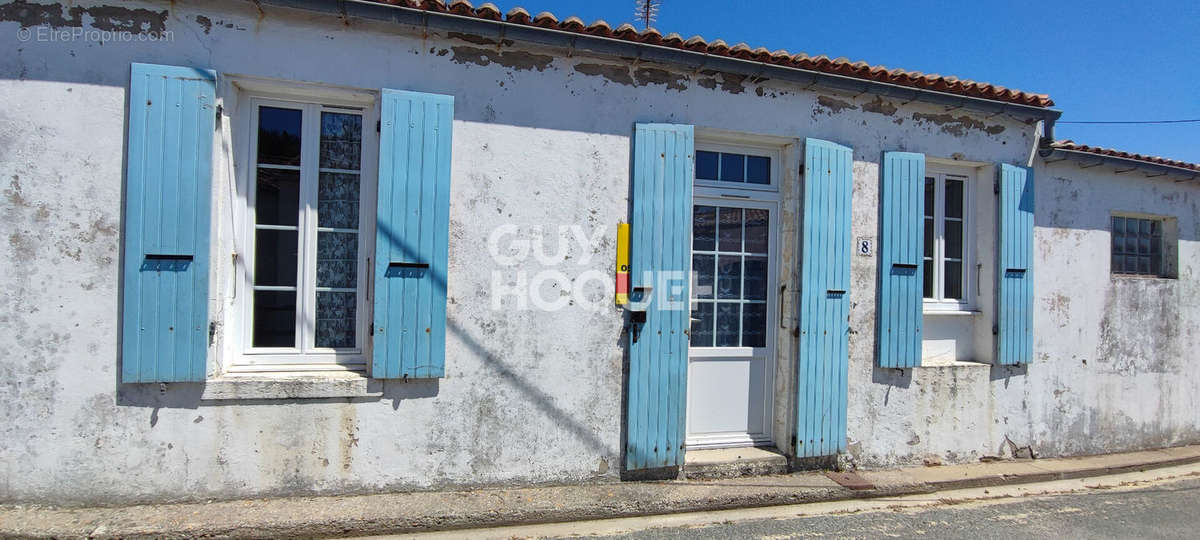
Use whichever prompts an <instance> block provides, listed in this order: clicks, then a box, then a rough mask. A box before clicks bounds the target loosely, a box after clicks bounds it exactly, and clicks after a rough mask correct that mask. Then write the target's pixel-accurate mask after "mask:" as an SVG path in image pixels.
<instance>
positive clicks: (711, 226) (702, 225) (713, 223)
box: [692, 206, 717, 251]
mask: <svg viewBox="0 0 1200 540" xmlns="http://www.w3.org/2000/svg"><path fill="white" fill-rule="evenodd" d="M692 249H694V250H696V251H715V250H716V249H717V208H716V207H715V206H696V207H694V208H692Z"/></svg>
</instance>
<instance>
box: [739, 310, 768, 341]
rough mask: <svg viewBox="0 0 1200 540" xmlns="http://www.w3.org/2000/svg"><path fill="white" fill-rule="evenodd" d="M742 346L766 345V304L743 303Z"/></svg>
mask: <svg viewBox="0 0 1200 540" xmlns="http://www.w3.org/2000/svg"><path fill="white" fill-rule="evenodd" d="M742 346H743V347H766V346H767V305H766V304H744V305H743V306H742Z"/></svg>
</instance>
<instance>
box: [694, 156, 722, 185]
mask: <svg viewBox="0 0 1200 540" xmlns="http://www.w3.org/2000/svg"><path fill="white" fill-rule="evenodd" d="M717 155H718V154H717V153H716V152H706V151H704V150H697V151H696V179H697V180H717V162H718V158H717Z"/></svg>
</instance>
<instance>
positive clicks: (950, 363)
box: [914, 360, 992, 369]
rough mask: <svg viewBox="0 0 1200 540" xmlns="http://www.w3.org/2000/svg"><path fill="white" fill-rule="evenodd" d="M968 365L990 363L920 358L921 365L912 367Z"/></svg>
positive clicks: (989, 365)
mask: <svg viewBox="0 0 1200 540" xmlns="http://www.w3.org/2000/svg"><path fill="white" fill-rule="evenodd" d="M968 367H992V365H991V364H985V363H983V362H967V361H963V360H922V361H921V365H919V366H916V368H914V369H922V368H968Z"/></svg>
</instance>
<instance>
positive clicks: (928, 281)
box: [921, 259, 934, 298]
mask: <svg viewBox="0 0 1200 540" xmlns="http://www.w3.org/2000/svg"><path fill="white" fill-rule="evenodd" d="M933 270H934V266H933V260H932V259H925V264H923V265H921V280H922V281H921V283H922V285H923V288H922V289H921V290H922V291H923V293H922V296H923V297H924V298H933V297H934V296H933Z"/></svg>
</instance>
